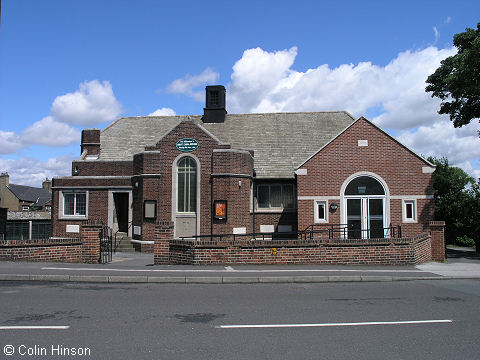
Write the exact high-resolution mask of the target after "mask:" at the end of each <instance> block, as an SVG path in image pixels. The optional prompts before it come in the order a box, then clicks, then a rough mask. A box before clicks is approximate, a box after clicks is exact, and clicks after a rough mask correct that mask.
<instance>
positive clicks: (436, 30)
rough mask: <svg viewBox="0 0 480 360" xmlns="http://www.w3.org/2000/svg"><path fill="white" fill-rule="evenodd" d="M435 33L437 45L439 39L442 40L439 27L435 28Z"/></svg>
mask: <svg viewBox="0 0 480 360" xmlns="http://www.w3.org/2000/svg"><path fill="white" fill-rule="evenodd" d="M433 33H434V34H435V42H434V43H435V44H436V43H437V42H438V39H440V32H439V31H438V29H437V27H436V26H434V27H433Z"/></svg>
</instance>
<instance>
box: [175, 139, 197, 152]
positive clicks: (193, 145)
mask: <svg viewBox="0 0 480 360" xmlns="http://www.w3.org/2000/svg"><path fill="white" fill-rule="evenodd" d="M175 146H176V148H177V150H179V151H181V152H192V151H195V150H197V148H198V141H197V140H195V139H190V138H185V139H180V140H178V141H177V144H176V145H175Z"/></svg>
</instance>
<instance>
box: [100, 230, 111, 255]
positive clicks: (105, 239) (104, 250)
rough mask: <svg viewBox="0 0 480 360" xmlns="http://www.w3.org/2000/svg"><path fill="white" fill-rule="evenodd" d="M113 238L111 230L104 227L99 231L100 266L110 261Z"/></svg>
mask: <svg viewBox="0 0 480 360" xmlns="http://www.w3.org/2000/svg"><path fill="white" fill-rule="evenodd" d="M112 239H113V236H112V229H111V228H109V227H108V226H106V225H104V226H102V227H101V231H100V259H99V262H100V263H101V264H106V263H109V262H111V261H112V254H113V240H112Z"/></svg>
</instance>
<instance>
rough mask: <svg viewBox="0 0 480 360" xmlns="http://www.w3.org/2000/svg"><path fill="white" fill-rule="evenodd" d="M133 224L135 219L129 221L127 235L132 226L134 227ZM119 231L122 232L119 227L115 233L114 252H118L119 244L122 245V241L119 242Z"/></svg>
mask: <svg viewBox="0 0 480 360" xmlns="http://www.w3.org/2000/svg"><path fill="white" fill-rule="evenodd" d="M132 225H133V220H132V221H129V222H128V227H127V236H128V230H130V228H131V227H132ZM119 232H120V229H118V230H117V231H115V234H114V247H113V252H117V248H118V245H120V242H117V233H119ZM122 232H123V231H122Z"/></svg>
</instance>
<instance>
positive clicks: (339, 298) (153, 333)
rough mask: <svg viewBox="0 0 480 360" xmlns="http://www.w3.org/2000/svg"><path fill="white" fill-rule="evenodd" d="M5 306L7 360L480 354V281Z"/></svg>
mask: <svg viewBox="0 0 480 360" xmlns="http://www.w3.org/2000/svg"><path fill="white" fill-rule="evenodd" d="M0 303H1V304H2V308H1V310H0V359H51V358H63V359H67V358H91V359H135V360H141V359H476V358H478V354H479V350H480V345H479V339H478V334H479V333H480V315H479V306H478V305H479V304H480V281H478V280H444V281H436V280H432V281H409V282H389V283H381V282H380V283H374V282H373V283H325V284H248V285H242V284H235V285H226V284H223V285H214V284H208V285H200V284H195V285H192V284H190V285H181V284H78V283H42V282H31V283H29V282H1V283H0ZM406 321H409V322H412V321H414V322H417V323H405V322H406ZM425 321H433V322H425ZM373 322H375V323H373ZM378 322H381V323H380V324H379V323H378ZM418 322H420V323H418ZM236 325H242V326H245V325H247V326H248V327H235V326H236ZM252 325H256V326H257V327H251V326H252ZM277 325H281V327H278V326H277ZM19 326H26V327H34V326H35V327H37V328H29V329H25V328H22V329H19V328H15V327H19ZM43 326H65V327H66V328H61V329H51V328H50V329H48V328H43V329H42V328H38V327H43ZM231 326H234V327H231ZM258 326H263V327H258ZM265 326H269V327H265ZM225 327H227V328H225ZM12 351H13V355H11V356H7V355H5V352H12ZM67 351H70V356H68V355H65V354H66V352H67ZM73 351H75V353H76V355H75V356H74V355H72V352H73ZM80 353H81V354H80ZM22 354H23V355H22Z"/></svg>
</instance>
